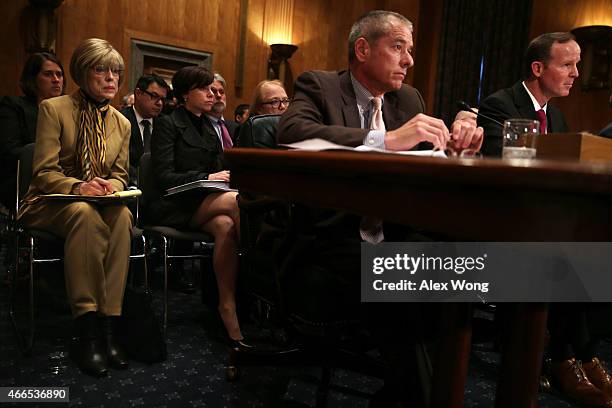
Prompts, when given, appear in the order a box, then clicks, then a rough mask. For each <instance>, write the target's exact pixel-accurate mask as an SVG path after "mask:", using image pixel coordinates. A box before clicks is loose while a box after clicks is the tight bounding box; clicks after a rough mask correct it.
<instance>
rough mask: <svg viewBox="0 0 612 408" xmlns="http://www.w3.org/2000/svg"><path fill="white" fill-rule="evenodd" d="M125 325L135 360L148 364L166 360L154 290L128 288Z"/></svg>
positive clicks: (126, 339)
mask: <svg viewBox="0 0 612 408" xmlns="http://www.w3.org/2000/svg"><path fill="white" fill-rule="evenodd" d="M121 326H122V330H121V333H122V338H123V345H124V347H125V350H126V352H127V353H128V355H129V357H130V358H131V359H132V360H136V361H140V362H142V363H147V364H152V363H159V362H162V361H165V360H166V358H167V357H168V351H167V346H166V340H165V339H164V335H163V333H162V329H161V326H160V323H159V319H158V317H157V315H156V314H155V311H154V310H153V305H152V299H151V293H149V292H148V291H143V290H137V289H131V288H130V287H127V288H126V289H125V294H124V296H123V311H122V315H121Z"/></svg>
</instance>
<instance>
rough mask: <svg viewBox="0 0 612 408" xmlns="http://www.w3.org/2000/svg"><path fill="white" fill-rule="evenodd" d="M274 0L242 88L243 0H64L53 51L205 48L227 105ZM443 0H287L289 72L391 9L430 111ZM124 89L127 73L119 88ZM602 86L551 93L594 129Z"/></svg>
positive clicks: (591, 20)
mask: <svg viewBox="0 0 612 408" xmlns="http://www.w3.org/2000/svg"><path fill="white" fill-rule="evenodd" d="M274 1H276V0H248V1H247V2H246V3H247V7H248V18H247V31H246V38H245V42H244V47H245V55H244V57H245V59H244V75H243V79H244V80H243V86H242V87H241V88H236V87H234V83H235V78H236V60H237V57H238V51H239V35H240V12H241V10H240V4H241V1H240V0H173V1H159V0H138V1H135V0H65V1H64V2H63V4H62V5H61V6H60V8H59V9H58V11H57V14H58V21H59V24H58V35H57V53H58V55H59V57H60V58H61V59H62V61H63V62H64V64H65V65H66V69H67V68H68V67H67V66H68V62H69V59H70V55H71V52H72V50H73V49H74V47H75V46H76V44H77V43H78V42H79V41H81V40H82V39H84V38H88V37H94V36H95V37H101V38H106V39H108V40H109V41H110V42H111V43H112V44H113V45H114V46H115V47H116V48H117V49H118V50H119V51H120V52H121V53H122V55H123V56H124V58H125V60H126V64H129V53H130V39H131V38H139V39H143V40H147V41H153V42H159V43H164V44H170V45H174V46H179V47H185V48H191V49H196V50H201V51H207V52H212V53H213V66H214V69H215V70H218V71H220V72H221V73H222V74H223V75H224V77H225V79H226V80H227V82H228V90H227V91H228V112H231V111H233V109H234V107H235V106H236V105H237V104H239V103H243V102H246V103H249V102H250V99H251V93H252V89H253V88H254V87H255V85H256V84H257V82H259V81H260V80H262V79H264V78H265V77H266V71H267V69H266V68H267V60H268V56H269V53H270V49H269V47H268V45H267V44H266V43H265V42H264V39H263V35H264V32H266V31H269V30H266V28H269V27H267V26H266V24H267V23H269V21H273V20H274V18H272V17H271V16H269V15H268V16H266V10H268V12H269V10H271V9H274V7H270V4H269V3H268V2H274ZM283 1H285V2H286V1H287V0H283ZM27 4H28V1H27V0H12V1H3V2H1V4H0V10H2V13H1V15H2V16H3V17H4V19H3V24H2V25H0V38H3V39H4V40H5V41H2V42H1V43H0V55H2V56H3V58H2V59H1V60H0V75H2V78H3V81H1V82H0V95H4V94H16V93H19V89H18V86H17V80H18V78H19V73H20V70H21V66H22V65H23V62H24V61H25V58H26V53H25V50H24V45H23V44H24V41H23V37H24V35H23V33H22V32H21V31H22V30H23V27H24V24H23V21H22V19H23V17H22V15H23V12H24V9H25V7H26V6H27ZM266 4H267V5H268V7H266ZM442 4H443V0H430V1H421V0H354V1H335V2H334V1H332V2H330V1H328V0H293V4H292V6H293V23H292V33H291V35H290V38H292V41H293V43H294V44H296V45H297V46H298V47H299V49H298V50H297V52H296V53H295V54H294V55H293V57H292V58H291V59H290V61H289V62H290V66H291V71H292V73H293V76H294V77H296V76H297V75H299V73H301V72H302V71H304V70H308V69H342V68H345V67H346V61H347V50H346V40H347V36H348V32H349V29H350V26H351V24H352V23H353V21H354V20H355V19H356V18H357V17H358V16H359V15H361V14H362V13H364V12H366V11H368V10H373V9H388V10H393V11H397V12H399V13H401V14H403V15H405V16H406V17H408V18H409V19H410V20H411V21H412V22H413V23H414V24H415V32H414V37H415V44H416V52H415V68H414V69H413V70H410V71H409V72H410V73H409V77H408V79H407V81H408V82H410V83H413V84H414V85H415V86H416V87H417V88H418V89H420V90H421V91H422V93H423V96H424V98H425V101H426V102H427V104H428V111H429V112H431V111H432V103H433V101H434V96H435V95H434V92H435V78H436V66H437V52H436V49H437V44H438V41H439V32H440V24H441V23H440V17H441V10H442ZM550 10H555V13H551V12H550ZM532 21H533V23H532V29H531V37H534V36H536V35H538V34H541V33H543V32H548V31H567V30H570V29H572V28H574V27H576V26H580V25H585V24H596V23H599V24H612V3H611V2H610V0H534V6H533V15H532ZM127 69H129V66H128V67H127ZM74 89H75V85H74V84H73V83H72V82H71V81H69V82H68V89H67V90H68V91H69V92H70V91H72V90H74ZM128 92H129V89H128V85H127V83H126V84H124V86H123V87H122V88H121V89H120V92H119V96H122V95H124V94H126V93H128ZM609 94H610V90H604V91H596V92H582V91H581V90H580V89H579V86H578V85H577V86H575V87H574V89H573V90H572V93H571V94H570V96H569V97H567V98H557V100H556V101H555V103H556V104H557V105H558V106H559V107H560V108H561V109H562V110H563V112H564V114H565V116H566V118H567V120H568V123H569V125H570V128H571V129H572V130H576V131H577V130H583V129H587V130H590V131H593V132H597V131H598V130H599V129H600V128H601V127H603V125H605V124H606V123H608V122H609V121H610V120H611V117H612V108H609V107H608V105H607V99H608V96H609ZM117 101H118V99H117V100H116V101H115V102H117ZM227 116H231V114H229V115H227Z"/></svg>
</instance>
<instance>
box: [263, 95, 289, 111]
mask: <svg viewBox="0 0 612 408" xmlns="http://www.w3.org/2000/svg"><path fill="white" fill-rule="evenodd" d="M290 103H291V99H290V98H283V99H272V100H271V101H266V102H262V103H261V104H262V105H271V106H272V107H273V108H275V109H278V108H280V106H281V104H283V105H285V106H289V104H290Z"/></svg>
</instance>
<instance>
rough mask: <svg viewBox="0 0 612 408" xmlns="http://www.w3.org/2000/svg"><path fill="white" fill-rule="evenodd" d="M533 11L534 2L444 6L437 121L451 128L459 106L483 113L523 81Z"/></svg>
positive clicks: (456, 0)
mask: <svg viewBox="0 0 612 408" xmlns="http://www.w3.org/2000/svg"><path fill="white" fill-rule="evenodd" d="M531 7H532V0H513V1H506V0H444V11H443V14H442V35H441V40H440V54H439V58H438V61H439V63H438V73H437V82H436V103H435V108H434V109H435V114H436V117H440V118H442V119H444V121H445V122H446V123H447V125H450V123H451V122H452V119H453V118H454V116H455V114H456V113H457V111H458V109H457V106H456V105H457V101H458V100H465V101H466V102H468V103H469V104H470V105H471V106H473V107H478V104H479V102H480V100H481V99H482V98H484V97H486V96H488V95H489V94H491V93H493V92H495V91H497V90H498V89H501V88H506V87H509V86H511V85H512V84H513V83H514V82H516V81H518V80H519V79H520V78H521V67H522V61H523V53H524V50H525V47H526V46H527V44H528V42H529V38H528V36H529V27H530V20H531ZM481 66H482V70H483V71H482V82H481V80H480V77H481Z"/></svg>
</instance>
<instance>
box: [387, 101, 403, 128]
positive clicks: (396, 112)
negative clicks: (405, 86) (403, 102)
mask: <svg viewBox="0 0 612 408" xmlns="http://www.w3.org/2000/svg"><path fill="white" fill-rule="evenodd" d="M382 111H383V120H384V121H385V127H386V128H387V130H394V129H396V128H398V127H399V126H401V125H402V122H403V121H402V118H401V115H402V111H401V110H400V108H399V106H398V99H397V95H396V94H395V93H393V92H387V93H386V94H385V102H384V103H383V107H382ZM398 123H399V125H398Z"/></svg>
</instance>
